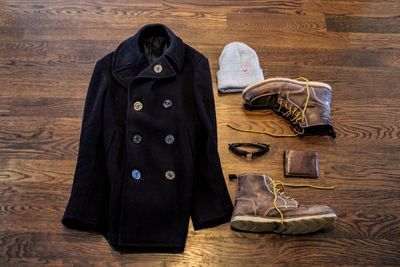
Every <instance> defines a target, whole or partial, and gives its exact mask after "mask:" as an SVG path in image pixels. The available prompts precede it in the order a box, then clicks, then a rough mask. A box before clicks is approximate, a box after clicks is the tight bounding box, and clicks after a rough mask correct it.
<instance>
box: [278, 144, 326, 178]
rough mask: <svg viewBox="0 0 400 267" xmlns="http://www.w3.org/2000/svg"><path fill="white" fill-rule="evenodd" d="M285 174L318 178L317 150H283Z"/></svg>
mask: <svg viewBox="0 0 400 267" xmlns="http://www.w3.org/2000/svg"><path fill="white" fill-rule="evenodd" d="M285 176H288V177H293V176H295V177H309V178H318V152H314V151H296V150H285Z"/></svg>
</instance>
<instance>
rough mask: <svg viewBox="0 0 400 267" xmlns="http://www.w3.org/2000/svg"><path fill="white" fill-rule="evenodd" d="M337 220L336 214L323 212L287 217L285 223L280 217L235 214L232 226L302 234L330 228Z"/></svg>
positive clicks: (252, 229) (258, 231)
mask: <svg viewBox="0 0 400 267" xmlns="http://www.w3.org/2000/svg"><path fill="white" fill-rule="evenodd" d="M335 221H336V215H335V214H323V215H316V216H307V217H300V218H292V219H285V220H284V223H283V224H281V222H280V220H279V219H267V218H260V217H252V216H235V217H233V218H232V220H231V226H232V228H234V229H237V230H241V231H246V232H256V233H263V232H274V233H280V234H290V235H300V234H308V233H312V232H316V231H319V230H321V229H324V228H328V227H329V226H331V225H332V224H333V223H334V222H335Z"/></svg>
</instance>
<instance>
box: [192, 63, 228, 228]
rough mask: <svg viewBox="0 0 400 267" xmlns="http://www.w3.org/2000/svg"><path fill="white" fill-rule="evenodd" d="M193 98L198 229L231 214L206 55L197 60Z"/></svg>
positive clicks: (195, 218)
mask: <svg viewBox="0 0 400 267" xmlns="http://www.w3.org/2000/svg"><path fill="white" fill-rule="evenodd" d="M194 98H195V103H196V109H197V111H198V117H199V125H200V126H199V130H198V133H197V134H196V136H197V138H196V150H195V151H196V152H195V153H196V155H195V168H194V169H195V173H194V176H195V177H194V184H193V203H192V212H191V217H192V222H193V226H194V228H195V229H196V230H197V229H202V228H208V227H214V226H217V225H219V224H222V223H226V222H228V221H229V220H230V218H231V215H232V202H231V199H230V197H229V193H228V190H227V187H226V184H225V179H224V176H223V173H222V169H221V162H220V159H219V155H218V144H217V123H216V116H215V104H214V95H213V88H212V82H211V73H210V67H209V64H208V60H207V58H205V57H202V58H201V59H200V60H199V62H198V63H197V64H195V73H194Z"/></svg>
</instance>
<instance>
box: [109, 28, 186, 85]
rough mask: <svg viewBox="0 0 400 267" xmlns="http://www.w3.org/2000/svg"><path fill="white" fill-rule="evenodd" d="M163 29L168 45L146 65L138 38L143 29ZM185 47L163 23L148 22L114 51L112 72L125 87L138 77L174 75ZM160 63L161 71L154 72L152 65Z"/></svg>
mask: <svg viewBox="0 0 400 267" xmlns="http://www.w3.org/2000/svg"><path fill="white" fill-rule="evenodd" d="M160 30H164V31H165V32H166V34H167V36H168V38H169V46H168V48H167V49H166V50H165V51H164V53H163V54H162V55H161V56H160V57H159V58H158V59H157V60H156V61H155V62H153V63H152V64H150V65H149V66H146V64H145V57H144V54H143V52H142V51H141V49H140V47H139V40H140V37H141V35H142V34H143V32H144V31H150V32H151V31H160ZM184 54H185V47H184V43H183V42H182V40H181V39H180V38H179V37H177V36H176V35H175V34H174V33H173V32H172V31H171V30H170V29H169V28H168V27H166V26H165V25H163V24H149V25H146V26H144V27H142V28H141V29H140V30H139V31H138V32H137V33H136V34H135V35H133V36H132V37H130V38H128V39H127V40H125V41H123V42H122V43H121V44H120V45H119V46H118V48H117V49H116V51H115V54H114V58H113V70H112V74H113V76H114V78H115V79H116V80H117V81H118V82H120V83H121V84H122V85H124V86H125V87H126V88H128V87H129V84H130V83H131V82H132V81H133V80H135V79H138V78H150V79H160V78H168V77H173V76H175V75H176V73H177V72H180V71H181V70H182V67H183V60H184ZM157 64H161V65H162V67H163V71H162V72H161V73H155V72H154V70H153V69H154V66H155V65H157Z"/></svg>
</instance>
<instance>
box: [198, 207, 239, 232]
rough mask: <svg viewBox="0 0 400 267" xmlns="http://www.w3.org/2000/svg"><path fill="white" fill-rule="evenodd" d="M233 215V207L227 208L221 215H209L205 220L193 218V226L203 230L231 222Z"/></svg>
mask: <svg viewBox="0 0 400 267" xmlns="http://www.w3.org/2000/svg"><path fill="white" fill-rule="evenodd" d="M231 217H232V208H231V207H230V208H227V210H226V211H225V212H224V213H222V214H220V215H219V216H214V217H209V218H206V219H203V220H197V221H195V220H192V222H193V227H194V229H195V230H201V229H205V228H211V227H215V226H218V225H221V224H224V223H227V222H230V220H231Z"/></svg>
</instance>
